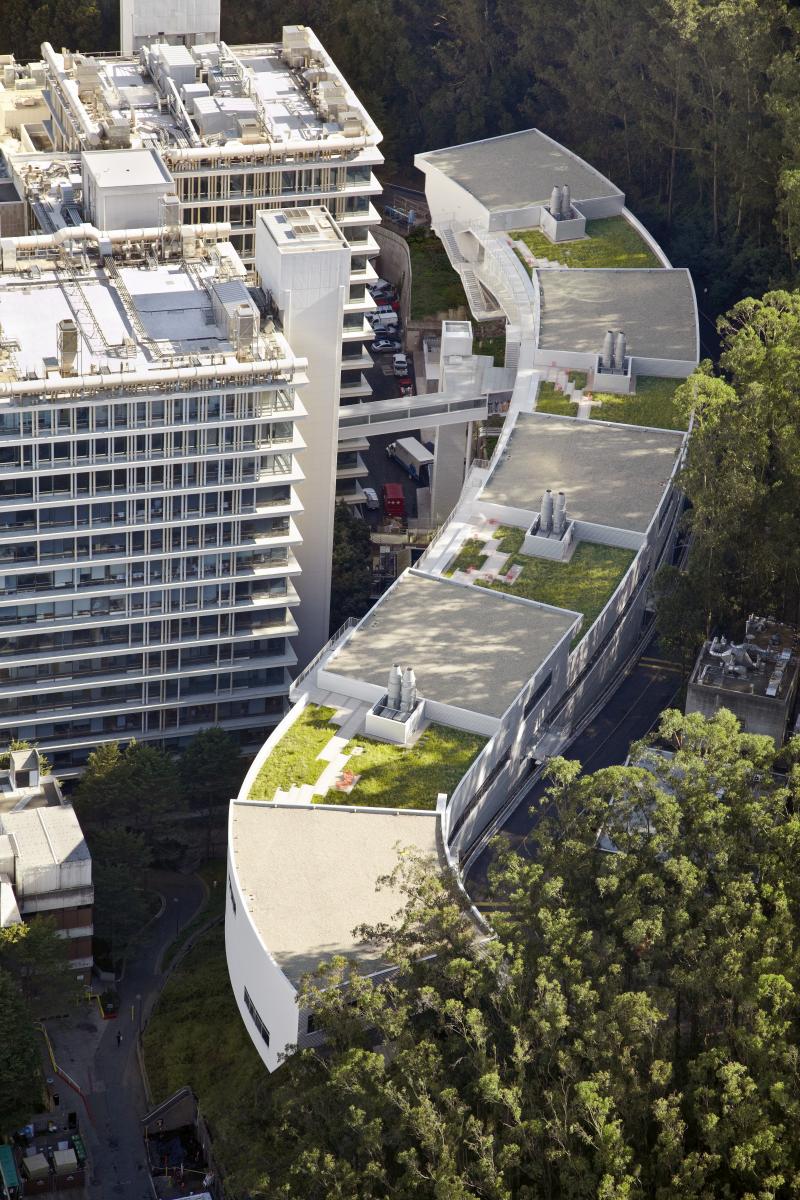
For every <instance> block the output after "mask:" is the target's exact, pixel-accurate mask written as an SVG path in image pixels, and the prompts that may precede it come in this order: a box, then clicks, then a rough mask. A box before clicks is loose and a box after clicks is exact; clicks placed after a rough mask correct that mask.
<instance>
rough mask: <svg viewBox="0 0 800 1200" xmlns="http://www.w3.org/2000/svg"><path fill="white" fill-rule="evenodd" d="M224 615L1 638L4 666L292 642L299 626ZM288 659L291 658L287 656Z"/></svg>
mask: <svg viewBox="0 0 800 1200" xmlns="http://www.w3.org/2000/svg"><path fill="white" fill-rule="evenodd" d="M233 617H234V626H233V628H230V618H231V613H230V610H229V609H226V610H225V613H224V614H223V616H222V623H221V622H220V620H219V616H216V617H215V616H211V615H209V614H207V613H204V614H202V615H200V616H199V617H198V615H197V614H193V615H192V616H190V617H186V618H181V619H179V620H176V619H175V618H174V617H167V618H161V619H159V620H156V621H152V620H150V621H142V620H141V619H140V620H138V621H133V622H126V623H122V624H118V625H110V626H108V628H107V629H105V628H103V627H98V626H94V627H92V626H85V627H83V628H79V629H75V630H69V631H68V632H60V631H56V632H50V633H45V632H42V631H37V633H35V634H22V635H20V636H18V637H13V636H7V635H0V661H1V662H2V663H3V665H4V666H7V667H9V668H11V667H29V666H31V667H35V666H38V664H40V663H42V662H46V663H48V664H49V663H55V662H63V661H65V659H75V658H86V657H93V656H95V655H96V654H97V652H98V650H102V651H103V653H104V654H126V653H128V651H130V650H141V651H143V652H145V651H146V652H147V653H149V654H168V653H171V652H173V651H177V650H180V649H181V648H183V647H185V646H203V645H206V644H208V643H212V644H213V645H215V646H216V645H219V646H223V645H229V646H235V644H236V643H237V642H239V641H240V640H242V639H245V640H252V639H253V638H269V639H272V638H278V637H283V638H291V637H294V636H295V635H296V633H297V623H296V622H295V620H294V618H293V617H292V615H291V611H290V610H289V609H288V608H287V609H283V610H281V609H278V608H275V609H259V610H255V611H250V612H247V613H245V612H241V611H239V612H236V613H235V614H233ZM287 653H293V652H291V651H288V650H287Z"/></svg>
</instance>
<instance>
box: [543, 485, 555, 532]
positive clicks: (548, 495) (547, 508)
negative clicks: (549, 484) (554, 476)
mask: <svg viewBox="0 0 800 1200" xmlns="http://www.w3.org/2000/svg"><path fill="white" fill-rule="evenodd" d="M541 528H542V533H549V532H550V530H551V529H552V528H553V493H552V492H551V490H550V488H547V489H546V490H545V493H544V495H543V496H542V511H541Z"/></svg>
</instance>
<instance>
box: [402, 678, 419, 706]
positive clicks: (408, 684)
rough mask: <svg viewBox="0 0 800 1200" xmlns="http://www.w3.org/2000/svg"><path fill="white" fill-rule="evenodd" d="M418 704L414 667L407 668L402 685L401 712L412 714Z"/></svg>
mask: <svg viewBox="0 0 800 1200" xmlns="http://www.w3.org/2000/svg"><path fill="white" fill-rule="evenodd" d="M416 703H417V677H416V675H415V674H414V668H413V667H406V669H405V671H404V672H403V681H402V683H401V685H400V711H401V712H405V713H409V712H412V710H413V709H414V706H415V705H416Z"/></svg>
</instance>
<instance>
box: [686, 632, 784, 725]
mask: <svg viewBox="0 0 800 1200" xmlns="http://www.w3.org/2000/svg"><path fill="white" fill-rule="evenodd" d="M798 678H800V653H799V648H798V637H797V630H796V629H795V628H794V627H793V626H791V625H783V624H781V622H780V621H776V620H774V619H773V618H767V617H756V616H754V615H751V616H750V617H748V619H747V623H746V626H745V636H744V641H742V642H739V643H737V642H733V641H728V639H727V638H724V637H715V638H713V639H712V640H711V641H707V642H706V643H705V645H704V646H703V648H702V650H701V651H700V654H699V655H698V657H697V662H696V663H695V666H694V670H693V671H692V676H691V679H690V680H689V688H688V691H687V694H686V711H687V713H691V712H699V713H703V715H704V716H706V717H712V716H713V715H714V713H715V712H716V711H717V710H718V709H720V708H728V709H730V711H731V712H732V713H734V715H735V716H737V717H738V718H739V720H740V721H741V723H742V728H743V729H744V731H745V733H763V734H767V735H768V736H769V737H771V738H772V739H773V740H774V742H775V744H776V746H781V745H782V744H783V741H784V738H785V737H786V727H787V724H788V722H789V719H790V717H791V715H792V710H793V708H794V703H795V700H796V698H797V684H798Z"/></svg>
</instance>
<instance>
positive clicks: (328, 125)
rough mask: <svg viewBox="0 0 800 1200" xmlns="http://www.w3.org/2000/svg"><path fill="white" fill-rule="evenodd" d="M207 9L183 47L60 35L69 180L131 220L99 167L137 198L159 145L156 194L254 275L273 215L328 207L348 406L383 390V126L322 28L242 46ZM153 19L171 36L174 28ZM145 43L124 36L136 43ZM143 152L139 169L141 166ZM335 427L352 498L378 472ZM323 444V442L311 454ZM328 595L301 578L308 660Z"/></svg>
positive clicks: (192, 21)
mask: <svg viewBox="0 0 800 1200" xmlns="http://www.w3.org/2000/svg"><path fill="white" fill-rule="evenodd" d="M129 7H130V6H129V5H128V6H126V5H123V10H122V16H123V24H124V28H127V27H128V25H129V24H130V21H131V20H133V19H134V18H135V19H136V20H139V18H140V17H141V21H143V22H144V24H143V25H141V29H142V30H147V29H149V28H150V26H151V25H152V24H153V20H154V19H155V17H154V15H153V14H152V13H150V12H149V11H148V9H147V6H146V5H144V6H143V5H142V4H141V3H137V5H136V6H135V8H136V12H135V13H134V16H133V17H131V14H130V13H128V12H127V8H129ZM204 20H206V17H205V16H203V15H202V14H201V15H198V14H197V13H195V12H194V10H193V11H192V12H191V13H188V12H187V13H186V14H184V25H185V29H186V31H188V32H187V34H186V37H185V38H184V39H183V40H185V41H186V42H188V43H189V44H172V43H173V42H174V41H176V40H179V39H178V38H177V37H176V36H171V37H169V38H167V37H166V33H165V35H164V37H165V40H155V41H150V42H149V43H143V42H141V39H139V40H138V44H137V46H136V48H135V53H133V54H131V55H129V56H126V55H125V53H123V55H122V56H121V57H120V56H97V57H94V56H87V55H83V54H71V53H69V52H66V51H64V52H61V53H57V52H56V51H55V50H54V49H53V48H52V46H50V45H49V44H48V43H45V44H44V45H43V47H42V52H43V55H44V66H45V71H46V86H45V90H44V97H45V100H46V102H47V105H48V109H49V113H50V116H49V119H48V120H47V121H46V122H45V131H46V134H47V136H48V137H49V139H50V141H51V143H52V146H53V148H54V151H55V152H56V161H57V163H58V166H57V170H58V171H59V172H61V174H62V176H65V177H66V178H67V179H68V178H70V175H71V178H72V179H73V180H74V181H75V182H74V184H70V183H67V185H66V186H67V188H68V189H69V188H70V187H72V189H73V191H74V197H73V202H74V200H77V199H78V198H79V200H80V205H79V209H78V216H77V219H79V220H80V219H81V216H83V218H84V219H91V220H93V221H94V223H95V224H96V225H98V226H100V227H103V228H112V227H119V226H117V224H116V223H115V221H112V219H111V218H110V217H109V216H107V215H105V214H98V213H97V212H96V204H95V202H94V196H95V190H94V182H95V179H96V177H97V176H98V174H102V175H103V176H105V177H106V183H107V177H108V175H110V174H112V173H116V176H117V187H118V193H119V195H118V200H119V204H120V205H121V206H122V208H123V209H124V208H125V207H126V205H128V206H129V204H130V198H131V197H132V196H133V194H134V193H135V192H136V191H139V192H141V191H142V190H144V189H146V188H147V187H148V180H147V179H146V178H145V176H144V175H143V174H142V173H141V164H142V163H143V162H145V156H144V152H145V151H149V152H150V156H149V157H148V158H147V160H146V161H147V168H148V172H149V186H150V187H151V197H152V198H153V199H154V202H155V203H156V204H158V189H159V188H160V192H161V194H162V196H163V194H165V189H169V191H170V192H172V191H173V190H174V193H175V196H176V197H177V199H176V200H175V201H174V204H175V206H176V210H177V212H178V213H179V216H180V220H181V221H183V222H184V223H187V224H196V223H209V222H220V221H222V222H228V223H229V224H230V226H231V241H232V242H233V245H234V246H235V247H236V249H237V251H238V252H239V254H240V255H241V258H242V261H243V262H244V263H245V265H246V266H247V267H248V269H249V271H250V274H251V279H255V266H256V230H257V227H258V214H259V213H260V212H263V211H267V212H270V211H272V212H280V211H283V210H286V209H289V208H296V209H298V210H300V211H301V212H304V211H305V210H306V209H307V208H308V207H309V206H314V207H318V206H320V205H323V206H324V207H325V208H326V210H327V212H328V214H329V216H330V218H331V219H332V220H333V221H334V222H335V223H336V225H337V226H338V229H339V230H340V234H341V246H342V247H344V248H345V249H346V252H347V261H348V267H349V270H348V272H347V274H346V275H345V277H344V278H343V279H342V281H341V287H342V313H341V317H340V326H339V330H338V332H337V333H336V334H333V333H331V335H330V338H331V341H332V345H335V346H336V348H337V353H338V361H337V363H336V364H335V369H334V371H333V373H332V374H331V375H330V377H327V378H326V379H325V384H324V386H325V398H324V401H322V400H320V403H324V405H325V408H326V410H327V409H330V411H331V412H332V413H333V414H334V417H335V415H336V413H337V412H338V409H339V406H340V404H344V405H348V404H352V403H354V402H357V401H359V400H363V399H367V398H368V397H369V396H370V395H371V387H370V384H369V382H368V380H367V378H366V376H365V374H364V372H365V371H366V370H368V369H369V368H371V367H372V366H373V361H372V358H371V356H370V354H369V351H368V344H369V342H370V341H371V340H372V337H373V332H372V329H371V326H370V324H369V322H368V321H367V320H366V314H367V313H369V312H370V311H372V310H373V309H374V307H375V305H374V302H373V300H372V298H371V296H370V294H369V291H368V288H367V285H368V283H369V282H371V281H372V280H374V279H375V278H377V276H376V272H375V270H374V268H373V266H372V264H371V259H372V258H374V257H375V256H376V255H377V254H378V249H379V247H378V244H377V242H376V240H375V238H374V237H373V236H372V233H371V232H370V231H371V229H372V228H373V227H374V226H375V225H377V224H378V223H379V221H380V217H379V215H378V213H377V211H376V209H375V207H374V206H373V204H372V202H371V201H372V198H373V197H374V196H375V195H377V194H378V193H379V192H380V184H379V183H378V180H377V179H376V177H375V175H374V170H375V168H376V167H377V166H379V165H380V164H381V163H382V162H383V157H382V155H381V153H380V150H379V148H378V147H379V143H380V141H381V134H380V131H379V130H378V129H377V128H376V126H375V124H374V122H373V121H372V120H371V118H370V117H369V115H368V113H367V112H366V111H365V109H364V107H363V105H362V104H361V103H360V101H359V100H358V99H357V97H356V96H355V95H354V94H353V92H352V90H351V89H350V87H349V86H348V84H347V82H346V80H345V79H344V78H343V76H342V74H341V72H340V71H339V70H338V68H337V67H336V65H335V63H334V62H333V61H332V60H331V58H330V56H329V55H328V54H327V52H326V51H325V50H324V48H323V47H322V46H321V44H320V42H319V40H318V39H317V38H316V37H315V35H314V34H313V32H312V31H311V30H310V29H308V28H307V27H305V26H285V27H284V29H283V35H282V41H281V42H280V43H278V44H274V45H259V46H246V47H236V48H231V47H229V46H227V45H226V44H225V43H224V42H220V41H216V42H211V43H199V42H197V40H196V37H197V35H199V32H200V30H201V29H202V28H204V27H205V26H204V25H203V21H204ZM176 28H177V27H176ZM192 31H195V32H192ZM152 32H153V34H154V36H155V37H156V38H158V39H160V38H161V32H159V31H158V30H152ZM173 35H174V31H173ZM129 49H130V47H129V46H127V45H126V43H125V39H124V38H123V51H126V50H129ZM136 151H139V159H140V162H139V165H138V166H134V165H133V163H134V162H135V152H136ZM124 155H127V156H129V158H128V160H127V161H128V162H130V163H131V165H130V166H129V167H128V168H127V170H126V171H123V170H122V169H121V168H120V169H118V170H116V171H115V168H113V167H112V166H111V165H110V164H111V163H112V162H113V161H115V160H116V161H118V162H120V163H122V162H123V161H124V160H123V156H124ZM70 156H75V157H76V158H77V156H80V164H77V162H76V164H75V165H74V166H73V167H72V168H70V164H69V157H70ZM130 156H133V157H130ZM156 159H157V163H158V166H156V165H155V161H156ZM50 161H52V160H50ZM104 162H108V164H109V165H108V167H104V166H103V163H104ZM13 170H14V172H15V175H16V177H17V178H18V179H19V180H20V181H21V184H22V186H23V187H24V189H25V190H26V191H27V193H28V195H29V197H30V198H31V200H32V207H33V213H34V216H35V217H36V219H37V220H38V221H39V222H40V223H42V206H41V205H40V204H39V202H38V200H39V194H40V192H41V191H42V190H46V189H47V188H49V187H50V185H51V183H52V178H53V176H52V173H50V166H49V165H46V163H45V159H43V158H42V157H41V156H40V157H38V158H37V157H36V156H32V157H31V156H28V157H24V156H23V157H21V158H19V159H18V160H17V162H16V164H15V165H14V166H13ZM37 172H38V176H37ZM159 173H163V176H164V178H163V180H162V179H160V178H159ZM153 187H154V188H155V189H156V191H155V192H153V191H152V188H153ZM37 189H39V191H37ZM106 194H108V188H107V187H106ZM112 207H113V205H112ZM127 219H132V218H130V217H129V218H127ZM312 223H313V222H312ZM302 224H303V222H302V221H301V222H300V225H301V226H302ZM309 319H311V318H309ZM323 424H324V426H325V429H326V433H325V437H326V439H327V441H326V444H325V446H324V447H323V448H321V450H320V457H321V454H322V453H323V450H324V452H325V453H328V454H331V455H333V467H334V469H335V468H336V467H337V466H338V473H337V478H338V481H339V486H338V488H337V490H336V495H337V496H339V497H341V498H344V499H345V500H347V501H348V502H349V503H352V504H357V503H359V502H362V501H363V499H364V494H363V490H362V488H361V486H360V484H359V482H358V480H359V479H362V478H363V477H364V476H365V475H366V474H367V468H366V466H365V464H364V461H363V459H362V458H361V454H360V453H359V451H360V450H361V449H363V448H364V443H363V440H362V441H353V440H352V439H347V438H345V439H343V440H342V441H341V443H339V445H338V452H339V453H338V462H337V457H336V443H337V434H336V427H335V424H334V427H333V430H332V432H331V429H330V428H329V425H330V422H328V420H327V416H326V418H325V420H324V422H323ZM313 450H314V448H313V447H312V445H311V443H309V451H310V456H311V457H313V456H314V453H313ZM326 477H327V468H326ZM310 521H311V518H310V517H309V522H310ZM326 525H328V526H329V525H330V522H329V521H326ZM318 527H319V526H318V524H315V525H314V528H315V530H316V529H318ZM311 540H312V539H309V549H308V551H307V552H304V551H302V550H301V551H300V552H299V557H300V560H301V565H302V566H303V568H304V570H305V571H306V572H307V574H308V575H309V576H310V575H311V574H316V570H315V567H316V563H317V561H318V557H319V553H320V552H322V553H323V554H325V555H327V557H328V558H330V540H329V544H328V547H327V549H324V548H323V549H322V551H320V548H319V547H318V546H317V545H316V544H315V545H314V546H313V547H312V546H311V545H310V541H311ZM313 540H314V541H315V542H316V540H317V539H316V538H315V539H313ZM304 555H305V557H304ZM314 597H315V600H314V603H313V604H312V603H311V601H310V599H307V598H306V597H305V596H304V595H303V594H302V585H301V613H303V606H305V610H306V612H307V613H308V612H309V610H310V609H311V608H313V609H314V615H308V616H306V615H301V619H300V624H301V631H302V638H301V640H300V642H299V644H298V652H299V654H300V657H301V660H305V659H306V658H308V657H310V655H311V654H313V652H314V651H315V650H316V649H318V648H319V646H320V645H321V644H322V643H323V642H324V640H325V638H326V637H327V634H328V628H327V614H326V613H323V612H322V611H321V609H320V606H319V604H318V603H317V591H316V586H315V591H314Z"/></svg>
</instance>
